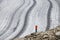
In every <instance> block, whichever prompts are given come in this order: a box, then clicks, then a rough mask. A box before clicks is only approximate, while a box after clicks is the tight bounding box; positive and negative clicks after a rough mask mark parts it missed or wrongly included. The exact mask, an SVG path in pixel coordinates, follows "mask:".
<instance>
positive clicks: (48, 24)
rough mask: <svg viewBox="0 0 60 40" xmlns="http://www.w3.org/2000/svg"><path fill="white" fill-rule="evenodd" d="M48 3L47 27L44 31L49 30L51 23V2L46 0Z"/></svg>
mask: <svg viewBox="0 0 60 40" xmlns="http://www.w3.org/2000/svg"><path fill="white" fill-rule="evenodd" d="M48 1H49V3H50V6H49V9H48V13H47V28H46V31H47V30H49V28H50V25H51V10H52V7H53V6H52V2H51V1H50V0H48Z"/></svg>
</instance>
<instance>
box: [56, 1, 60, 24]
mask: <svg viewBox="0 0 60 40" xmlns="http://www.w3.org/2000/svg"><path fill="white" fill-rule="evenodd" d="M55 1H56V2H57V3H58V5H59V15H58V16H59V17H58V22H59V25H60V0H55Z"/></svg>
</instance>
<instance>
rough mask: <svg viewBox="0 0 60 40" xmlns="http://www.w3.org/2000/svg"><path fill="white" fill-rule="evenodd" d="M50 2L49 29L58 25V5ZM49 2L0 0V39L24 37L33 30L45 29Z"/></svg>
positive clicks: (54, 0)
mask: <svg viewBox="0 0 60 40" xmlns="http://www.w3.org/2000/svg"><path fill="white" fill-rule="evenodd" d="M50 1H51V3H52V6H53V7H52V10H51V18H50V22H51V25H50V29H52V28H55V27H56V26H58V25H59V5H58V2H56V0H50ZM49 7H50V2H49V1H48V0H0V40H10V39H13V38H16V37H24V36H25V35H28V34H30V33H33V32H35V30H34V26H35V25H38V32H40V31H45V30H46V26H47V14H48V11H49Z"/></svg>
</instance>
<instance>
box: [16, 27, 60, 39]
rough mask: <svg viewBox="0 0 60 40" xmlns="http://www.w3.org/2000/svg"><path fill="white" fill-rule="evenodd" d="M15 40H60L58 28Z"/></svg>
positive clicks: (59, 28)
mask: <svg viewBox="0 0 60 40" xmlns="http://www.w3.org/2000/svg"><path fill="white" fill-rule="evenodd" d="M15 40H60V26H57V27H56V28H54V29H50V30H48V31H45V32H37V33H31V34H30V35H27V36H25V37H24V38H16V39H15Z"/></svg>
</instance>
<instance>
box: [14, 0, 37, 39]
mask: <svg viewBox="0 0 60 40" xmlns="http://www.w3.org/2000/svg"><path fill="white" fill-rule="evenodd" d="M33 2H34V3H33V5H32V6H31V7H30V8H29V10H28V11H27V13H26V16H25V21H24V26H23V28H22V30H21V31H20V33H19V34H18V35H17V36H16V37H14V38H13V39H15V38H17V37H19V36H20V35H21V34H22V33H23V32H24V31H25V30H26V28H27V26H26V25H27V22H28V20H27V18H28V15H29V13H30V12H31V10H32V9H33V8H34V6H35V5H36V1H35V0H33Z"/></svg>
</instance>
